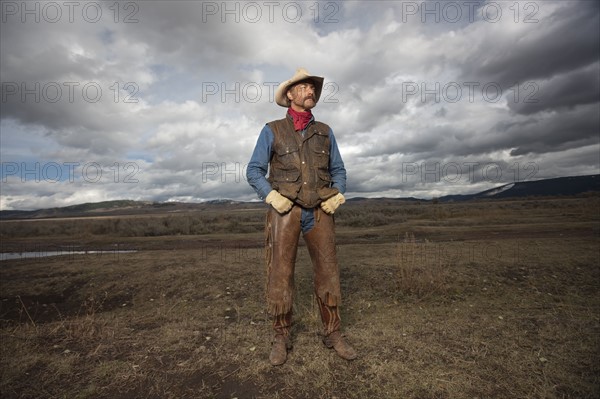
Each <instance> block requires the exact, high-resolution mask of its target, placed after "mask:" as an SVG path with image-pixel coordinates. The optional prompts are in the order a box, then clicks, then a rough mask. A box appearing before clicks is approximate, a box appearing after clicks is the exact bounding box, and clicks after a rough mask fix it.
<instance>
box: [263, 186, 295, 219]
mask: <svg viewBox="0 0 600 399" xmlns="http://www.w3.org/2000/svg"><path fill="white" fill-rule="evenodd" d="M265 202H266V203H267V204H269V205H271V206H272V207H273V208H275V210H276V211H277V212H279V213H281V214H284V213H286V212H287V211H289V210H290V209H292V205H294V203H293V202H292V201H290V200H289V199H288V198H285V197H284V196H283V195H281V194H279V193H278V192H277V191H276V190H271V192H270V193H269V195H267V198H265Z"/></svg>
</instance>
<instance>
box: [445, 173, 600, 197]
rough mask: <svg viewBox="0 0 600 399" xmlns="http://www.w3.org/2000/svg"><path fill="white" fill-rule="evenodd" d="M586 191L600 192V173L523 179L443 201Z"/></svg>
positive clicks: (564, 194) (542, 195)
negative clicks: (533, 179) (531, 179)
mask: <svg viewBox="0 0 600 399" xmlns="http://www.w3.org/2000/svg"><path fill="white" fill-rule="evenodd" d="M586 192H600V175H587V176H570V177H557V178H554V179H543V180H535V181H521V182H515V183H509V184H504V185H502V186H499V187H496V188H492V189H490V190H485V191H482V192H479V193H476V194H469V195H446V196H443V197H440V198H439V201H441V202H448V201H467V200H475V199H490V198H495V199H500V198H523V197H547V196H571V195H578V194H583V193H586Z"/></svg>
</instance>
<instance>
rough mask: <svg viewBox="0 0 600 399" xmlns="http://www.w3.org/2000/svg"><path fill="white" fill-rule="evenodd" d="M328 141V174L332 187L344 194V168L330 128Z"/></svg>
mask: <svg viewBox="0 0 600 399" xmlns="http://www.w3.org/2000/svg"><path fill="white" fill-rule="evenodd" d="M329 143H330V144H329V174H330V175H331V182H332V187H334V188H337V189H338V190H340V193H342V194H344V193H345V192H346V168H345V167H344V161H343V160H342V155H341V154H340V150H339V149H338V145H337V141H336V140H335V136H334V135H333V131H332V130H329Z"/></svg>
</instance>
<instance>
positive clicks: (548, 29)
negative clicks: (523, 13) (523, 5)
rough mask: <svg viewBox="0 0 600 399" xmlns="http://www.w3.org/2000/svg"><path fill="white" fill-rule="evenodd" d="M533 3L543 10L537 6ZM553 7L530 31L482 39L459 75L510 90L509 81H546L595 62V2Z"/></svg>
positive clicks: (598, 14) (599, 12)
mask: <svg viewBox="0 0 600 399" xmlns="http://www.w3.org/2000/svg"><path fill="white" fill-rule="evenodd" d="M552 3H554V4H557V3H556V2H550V3H549V4H552ZM536 4H537V5H538V7H544V4H543V3H536ZM558 4H560V5H561V7H559V8H558V9H557V10H556V11H555V13H554V14H553V15H551V16H549V17H548V18H545V19H542V20H539V22H537V23H532V24H530V25H531V26H530V28H531V29H529V30H527V31H526V32H524V33H517V32H515V33H511V32H510V31H508V32H506V37H494V36H492V35H489V36H487V37H486V40H484V41H482V42H481V44H480V46H478V47H476V48H473V50H472V51H471V54H470V55H469V56H468V57H467V58H466V59H465V60H464V63H463V64H462V66H463V73H462V74H463V76H464V77H465V78H473V77H477V78H479V79H482V80H485V81H488V82H489V81H492V82H496V83H498V84H500V85H501V86H502V87H510V86H511V85H513V84H514V83H515V82H520V83H522V82H526V81H528V80H536V79H547V78H550V77H552V76H554V75H556V74H559V73H564V72H567V71H569V70H572V69H578V68H581V67H583V66H586V65H589V64H590V63H593V62H596V61H597V60H598V56H599V51H600V50H599V48H600V36H599V35H598V25H599V23H600V22H599V21H600V20H599V18H600V9H599V7H598V4H597V2H593V1H585V0H584V1H572V2H558Z"/></svg>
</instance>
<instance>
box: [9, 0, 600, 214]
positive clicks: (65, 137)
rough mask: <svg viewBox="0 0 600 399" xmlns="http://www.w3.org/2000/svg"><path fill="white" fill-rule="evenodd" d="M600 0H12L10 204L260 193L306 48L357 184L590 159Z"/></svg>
mask: <svg viewBox="0 0 600 399" xmlns="http://www.w3.org/2000/svg"><path fill="white" fill-rule="evenodd" d="M599 4H600V3H598V2H595V1H587V0H585V1H572V0H569V1H466V0H465V1H414V2H413V1H343V2H341V1H319V2H317V1H256V2H247V1H244V2H242V1H227V2H225V1H204V2H201V1H119V2H117V1H115V0H111V1H106V2H104V1H50V2H46V1H43V2H41V1H30V2H26V3H25V2H21V1H4V0H2V1H1V8H2V20H1V21H0V80H1V84H2V85H1V99H0V101H1V102H0V106H1V107H0V133H1V134H0V163H1V170H0V178H1V182H0V183H1V190H0V191H1V192H0V209H2V210H16V209H21V210H32V209H40V208H49V207H61V206H68V205H74V204H79V203H85V202H99V201H107V200H117V199H130V200H139V201H157V202H165V201H183V202H202V201H206V200H212V199H224V198H227V199H234V200H242V201H252V200H258V197H257V195H256V193H255V192H254V191H253V189H252V188H251V187H250V186H249V185H248V183H247V181H246V177H245V171H246V166H247V164H248V162H249V160H250V156H251V154H252V151H253V148H254V145H255V143H256V140H257V138H258V135H259V133H260V131H261V129H262V128H263V126H264V125H265V123H267V122H269V121H271V120H275V119H280V118H283V117H284V116H285V112H286V110H285V108H282V107H280V106H278V105H277V104H276V103H275V101H274V92H275V89H276V87H277V85H278V84H279V83H280V82H282V81H285V80H287V79H289V78H290V77H291V76H292V75H293V74H294V72H295V70H296V69H297V68H299V67H303V68H306V69H307V70H308V71H309V72H310V73H311V74H314V75H318V76H323V77H324V79H325V83H324V87H323V93H322V95H321V99H320V101H319V103H318V104H317V106H316V107H315V108H314V109H313V110H312V111H313V114H314V116H315V118H316V119H317V120H320V121H323V122H325V123H327V124H329V125H330V126H331V128H332V130H333V133H334V135H335V137H336V140H337V142H338V145H339V149H340V152H341V155H342V157H343V160H344V162H345V165H346V170H347V174H348V185H347V192H346V197H348V198H351V197H417V198H424V199H430V198H435V197H439V196H443V195H447V194H470V193H476V192H479V191H483V190H486V189H489V188H493V187H497V186H500V185H503V184H508V183H514V182H517V181H527V180H538V179H545V178H553V177H561V176H576V175H589V174H598V173H600V135H599V132H600V107H599V105H600V104H599V102H600V98H599V97H600V54H599V48H600V21H599V15H600V6H599Z"/></svg>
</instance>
